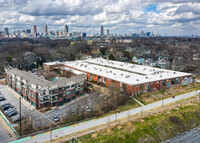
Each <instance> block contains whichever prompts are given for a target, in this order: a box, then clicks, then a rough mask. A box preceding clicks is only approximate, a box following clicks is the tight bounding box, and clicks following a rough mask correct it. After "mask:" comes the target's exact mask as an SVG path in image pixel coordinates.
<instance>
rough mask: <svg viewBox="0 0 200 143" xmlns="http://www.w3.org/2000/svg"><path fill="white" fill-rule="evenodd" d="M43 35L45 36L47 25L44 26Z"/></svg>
mask: <svg viewBox="0 0 200 143" xmlns="http://www.w3.org/2000/svg"><path fill="white" fill-rule="evenodd" d="M43 32H44V35H47V25H46V24H44V31H43Z"/></svg>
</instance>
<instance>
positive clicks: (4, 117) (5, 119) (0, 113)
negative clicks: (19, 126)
mask: <svg viewBox="0 0 200 143" xmlns="http://www.w3.org/2000/svg"><path fill="white" fill-rule="evenodd" d="M0 115H1V117H2V118H3V119H4V121H5V122H6V123H7V124H8V126H9V127H10V129H11V130H12V131H13V132H14V133H15V134H16V136H17V137H19V134H18V133H17V132H16V130H15V129H14V128H13V127H12V125H11V123H10V121H9V120H8V119H7V118H6V116H5V115H4V114H3V113H2V112H1V111H0Z"/></svg>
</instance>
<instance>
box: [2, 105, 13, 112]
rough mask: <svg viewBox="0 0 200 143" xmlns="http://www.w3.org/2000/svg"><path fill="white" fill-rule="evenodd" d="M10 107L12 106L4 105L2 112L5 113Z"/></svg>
mask: <svg viewBox="0 0 200 143" xmlns="http://www.w3.org/2000/svg"><path fill="white" fill-rule="evenodd" d="M12 107H13V106H12V105H5V106H4V107H2V110H3V111H5V110H8V109H9V108H12Z"/></svg>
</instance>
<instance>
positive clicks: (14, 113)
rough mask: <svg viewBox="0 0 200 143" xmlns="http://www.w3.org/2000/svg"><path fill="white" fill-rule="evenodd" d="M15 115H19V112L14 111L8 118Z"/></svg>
mask: <svg viewBox="0 0 200 143" xmlns="http://www.w3.org/2000/svg"><path fill="white" fill-rule="evenodd" d="M14 115H17V111H16V110H14V111H13V112H11V113H10V114H8V117H12V116H14Z"/></svg>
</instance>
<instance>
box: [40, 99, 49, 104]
mask: <svg viewBox="0 0 200 143" xmlns="http://www.w3.org/2000/svg"><path fill="white" fill-rule="evenodd" d="M46 102H49V100H48V99H42V100H40V103H42V104H43V103H46Z"/></svg>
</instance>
